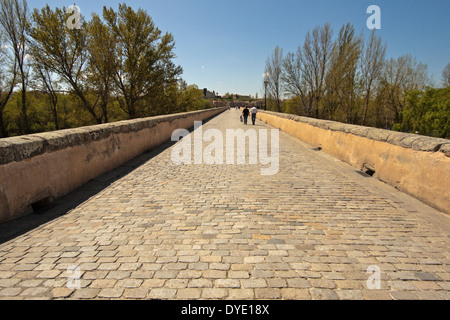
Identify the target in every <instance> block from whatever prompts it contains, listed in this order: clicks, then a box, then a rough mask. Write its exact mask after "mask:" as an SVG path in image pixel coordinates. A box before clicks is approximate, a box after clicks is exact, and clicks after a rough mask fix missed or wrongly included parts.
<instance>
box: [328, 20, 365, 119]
mask: <svg viewBox="0 0 450 320" xmlns="http://www.w3.org/2000/svg"><path fill="white" fill-rule="evenodd" d="M361 44H362V39H361V38H360V37H356V36H355V29H354V27H353V26H352V25H351V24H349V23H347V24H346V25H343V26H342V28H341V29H340V31H339V36H338V38H337V39H336V41H335V43H334V46H333V52H332V55H331V58H330V59H331V60H330V69H329V71H328V72H327V77H326V85H327V105H328V112H329V118H330V119H331V120H333V117H334V116H335V112H336V110H337V109H338V108H339V109H341V111H342V112H343V113H344V119H342V120H344V121H345V122H347V123H354V122H356V118H357V115H356V114H355V83H356V72H357V67H358V60H359V57H360V54H361Z"/></svg>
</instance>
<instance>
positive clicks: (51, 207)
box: [0, 113, 222, 244]
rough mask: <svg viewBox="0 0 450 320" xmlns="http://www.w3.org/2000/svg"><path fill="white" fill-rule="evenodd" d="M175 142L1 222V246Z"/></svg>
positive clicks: (123, 174)
mask: <svg viewBox="0 0 450 320" xmlns="http://www.w3.org/2000/svg"><path fill="white" fill-rule="evenodd" d="M220 114H222V113H219V114H217V115H216V116H214V117H212V118H210V119H207V120H203V124H205V123H207V122H209V121H210V120H212V119H213V118H215V117H217V116H218V115H220ZM188 131H189V132H193V131H194V128H193V127H192V128H189V129H188ZM175 143H176V141H175V142H174V141H171V140H167V141H166V142H164V143H162V144H160V145H159V146H157V147H154V148H152V149H150V150H148V151H147V152H144V153H143V154H141V155H139V156H137V157H135V158H134V159H132V160H130V161H128V162H126V163H124V164H122V165H121V166H119V167H117V168H115V169H113V170H111V171H109V172H107V173H105V174H103V175H101V176H99V177H97V178H95V179H92V180H90V181H88V182H87V183H85V184H84V185H82V186H81V187H79V188H77V189H76V190H74V191H72V192H71V193H69V194H67V195H65V196H63V197H61V198H59V199H56V200H55V201H54V202H52V203H51V204H48V205H46V206H42V207H40V208H39V209H38V210H35V212H34V213H33V214H30V215H27V216H24V217H21V218H18V219H15V220H12V221H9V222H6V223H3V224H1V225H0V244H3V243H5V242H7V241H9V240H11V239H14V238H16V237H18V236H20V235H23V234H25V233H27V232H29V231H31V230H33V229H35V228H37V227H39V226H41V225H43V224H46V223H48V222H50V221H52V220H54V219H56V218H58V217H61V216H63V215H65V214H67V213H69V212H70V211H71V210H73V209H75V208H76V207H78V206H79V205H80V204H82V203H83V202H85V201H87V200H88V199H89V198H91V197H93V196H95V195H96V194H97V193H99V192H100V191H102V190H104V189H105V188H107V187H108V186H109V185H111V184H112V183H114V182H115V181H117V180H119V179H120V178H122V177H124V176H126V175H127V174H129V173H131V172H132V171H133V170H135V169H136V168H138V167H139V166H141V165H142V164H144V163H145V162H147V161H149V160H150V159H152V158H154V157H156V156H157V155H158V154H160V153H161V152H163V151H165V150H166V149H168V148H170V147H171V146H173V145H174V144H175Z"/></svg>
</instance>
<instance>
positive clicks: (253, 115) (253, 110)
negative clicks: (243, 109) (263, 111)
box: [250, 107, 258, 125]
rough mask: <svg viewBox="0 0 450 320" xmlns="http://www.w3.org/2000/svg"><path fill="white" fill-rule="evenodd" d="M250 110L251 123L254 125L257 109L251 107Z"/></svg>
mask: <svg viewBox="0 0 450 320" xmlns="http://www.w3.org/2000/svg"><path fill="white" fill-rule="evenodd" d="M250 112H251V113H252V124H253V125H255V121H256V114H257V113H258V109H257V108H256V107H253V108H252V109H251V110H250Z"/></svg>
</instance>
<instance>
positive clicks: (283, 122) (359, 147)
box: [258, 111, 450, 214]
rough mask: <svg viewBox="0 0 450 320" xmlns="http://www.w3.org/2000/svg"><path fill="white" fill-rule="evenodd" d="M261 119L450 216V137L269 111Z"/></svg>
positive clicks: (264, 112) (259, 115) (261, 112)
mask: <svg viewBox="0 0 450 320" xmlns="http://www.w3.org/2000/svg"><path fill="white" fill-rule="evenodd" d="M258 119H260V120H262V121H264V122H266V123H268V124H270V125H272V126H274V127H275V128H279V129H280V130H282V131H285V132H287V133H289V134H290V135H292V136H294V137H297V138H298V139H300V140H302V141H304V142H306V143H308V144H310V145H311V146H312V147H313V148H317V149H318V150H322V151H323V152H326V153H328V154H330V155H332V156H334V157H336V158H338V159H340V160H343V161H345V162H347V163H349V164H350V165H352V166H354V167H355V168H357V169H358V170H361V171H363V172H366V173H368V174H370V175H373V176H374V177H376V178H378V179H379V180H381V181H384V182H386V183H388V184H390V185H392V186H394V187H396V188H398V189H399V190H401V191H404V192H406V193H408V194H410V195H412V196H414V197H416V198H418V199H420V200H422V201H423V202H425V203H428V204H429V205H431V206H433V207H435V208H437V209H439V210H441V211H443V212H445V213H447V214H450V141H449V140H447V139H438V138H431V137H425V136H421V135H416V134H408V133H402V132H395V131H389V130H382V129H377V128H370V127H363V126H356V125H348V124H344V123H339V122H334V121H326V120H319V119H313V118H306V117H300V116H295V115H290V114H282V113H276V112H270V111H260V112H258Z"/></svg>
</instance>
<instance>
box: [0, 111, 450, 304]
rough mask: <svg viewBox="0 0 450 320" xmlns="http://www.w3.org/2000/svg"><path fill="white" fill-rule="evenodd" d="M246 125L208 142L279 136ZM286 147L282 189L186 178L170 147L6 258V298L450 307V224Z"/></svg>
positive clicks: (229, 120)
mask: <svg viewBox="0 0 450 320" xmlns="http://www.w3.org/2000/svg"><path fill="white" fill-rule="evenodd" d="M238 115H239V111H236V110H229V111H226V112H225V113H223V114H221V115H219V116H218V117H216V118H214V119H212V120H210V121H209V122H207V123H205V124H204V126H203V132H204V131H205V130H206V129H208V128H215V129H220V130H221V131H222V132H223V134H224V136H225V129H227V128H234V129H235V128H244V129H256V130H258V129H263V128H265V129H270V127H269V126H268V125H266V124H264V123H261V122H259V121H257V123H256V125H255V126H251V125H250V126H247V127H245V126H244V125H243V124H242V123H241V122H239V116H238ZM279 137H280V143H279V146H280V160H279V172H278V174H276V175H269V176H263V175H261V174H260V168H261V165H260V164H256V165H255V164H243V165H237V164H235V165H227V164H224V165H206V164H204V165H196V164H188V165H175V164H174V163H173V161H172V160H171V150H172V149H173V148H174V145H171V146H170V147H169V148H167V149H166V150H163V151H162V152H159V153H157V154H154V155H153V156H151V157H149V156H148V155H147V159H146V161H145V162H144V163H143V164H142V165H140V166H138V167H136V168H135V169H134V170H129V172H127V174H124V175H123V176H122V177H120V178H118V179H112V180H108V177H111V176H114V172H112V173H110V174H109V175H106V176H105V177H103V178H99V179H97V180H96V182H97V183H99V184H101V182H102V181H103V182H105V181H106V182H107V183H106V184H108V186H106V187H105V188H102V189H101V190H99V192H96V193H95V194H94V195H93V196H92V197H89V199H87V197H86V199H83V200H82V201H79V203H78V205H77V206H76V207H75V208H73V209H71V210H69V211H68V212H67V211H64V206H62V207H61V205H59V206H58V207H56V208H54V209H52V210H54V211H55V210H56V211H58V210H59V211H61V210H62V211H64V212H62V213H63V214H61V212H60V214H59V216H57V217H55V218H54V219H52V220H50V221H47V222H46V223H43V224H41V225H40V226H38V227H36V228H33V229H32V230H30V231H28V232H24V233H22V234H18V235H16V236H14V237H13V238H12V239H9V240H8V241H4V242H3V243H2V244H0V298H7V299H42V298H43V299H56V298H58V299H59V298H64V299H67V298H69V299H94V298H97V299H110V298H113V299H450V266H449V264H450V260H449V257H450V253H449V248H450V245H449V243H450V241H449V240H450V239H449V235H450V232H449V230H450V222H449V220H450V219H449V217H448V216H446V215H444V214H442V213H440V212H438V211H436V210H434V209H432V208H430V207H429V206H427V205H425V204H423V203H421V202H419V201H417V200H415V199H413V198H411V197H409V196H408V195H405V194H403V193H401V192H399V191H397V190H395V189H394V188H391V187H389V186H387V185H385V184H383V183H381V182H379V181H378V180H376V179H375V178H372V177H365V176H362V175H361V174H358V172H357V171H356V170H355V168H352V167H350V166H348V165H346V164H344V163H342V162H340V161H338V160H335V159H334V158H332V157H329V156H327V155H325V154H324V153H322V152H319V151H315V150H313V149H312V148H311V147H310V146H308V145H306V144H304V143H302V142H300V141H299V140H297V139H295V138H293V137H291V136H289V135H287V134H285V133H283V132H280V133H279ZM179 143H180V142H179ZM144 156H145V155H144ZM123 168H124V167H123ZM118 170H119V169H118ZM116 172H117V171H116ZM102 179H103V180H102ZM93 183H95V181H94V182H93ZM82 190H83V189H81V191H78V193H77V192H75V193H74V194H72V195H69V196H68V197H66V198H65V201H69V200H70V199H75V198H77V197H79V194H80V192H82ZM84 200H85V201H84ZM47 214H48V213H47ZM45 215H46V214H44V215H42V216H45ZM29 219H38V216H34V218H33V217H32V218H29ZM41 219H42V218H41ZM14 226H15V225H14ZM368 268H373V270H375V271H379V273H377V272H375V273H368V272H367V271H368ZM377 274H379V276H380V278H379V281H378V282H377V278H376V276H377ZM377 285H379V287H377Z"/></svg>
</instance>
